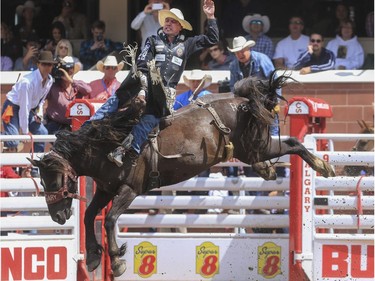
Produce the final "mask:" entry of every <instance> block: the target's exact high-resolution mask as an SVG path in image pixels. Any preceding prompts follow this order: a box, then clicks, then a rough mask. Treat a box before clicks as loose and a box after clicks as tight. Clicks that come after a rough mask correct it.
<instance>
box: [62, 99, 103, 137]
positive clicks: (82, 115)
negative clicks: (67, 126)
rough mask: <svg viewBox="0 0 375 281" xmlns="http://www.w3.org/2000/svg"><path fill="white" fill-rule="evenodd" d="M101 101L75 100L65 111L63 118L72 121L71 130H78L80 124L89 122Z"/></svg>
mask: <svg viewBox="0 0 375 281" xmlns="http://www.w3.org/2000/svg"><path fill="white" fill-rule="evenodd" d="M102 104H103V101H97V100H86V99H75V100H74V101H72V102H71V103H70V104H69V105H68V108H67V109H66V113H65V116H66V117H67V118H71V119H72V130H73V131H76V130H78V129H79V128H80V127H81V126H82V124H83V123H84V122H85V121H87V120H89V119H90V117H91V116H92V115H94V113H95V111H96V110H97V109H98V108H99V107H100V106H101V105H102Z"/></svg>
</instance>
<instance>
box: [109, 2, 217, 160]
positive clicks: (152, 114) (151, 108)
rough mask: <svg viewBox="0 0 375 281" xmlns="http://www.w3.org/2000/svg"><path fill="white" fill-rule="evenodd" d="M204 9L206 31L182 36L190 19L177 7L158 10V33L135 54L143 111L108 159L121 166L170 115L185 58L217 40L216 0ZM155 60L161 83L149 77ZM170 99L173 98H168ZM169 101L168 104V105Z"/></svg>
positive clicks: (188, 25) (137, 153)
mask: <svg viewBox="0 0 375 281" xmlns="http://www.w3.org/2000/svg"><path fill="white" fill-rule="evenodd" d="M203 12H204V13H205V14H206V16H207V23H208V29H207V33H206V34H205V35H197V36H194V37H190V38H185V35H184V33H183V30H184V29H186V30H192V27H191V25H190V23H189V22H187V21H186V20H185V19H184V15H183V14H182V12H181V11H180V10H179V9H171V10H161V11H160V12H159V23H160V25H161V26H162V27H161V28H160V29H159V30H158V33H157V35H153V36H151V37H149V38H148V39H147V40H146V44H145V47H144V48H143V50H142V52H141V54H140V55H139V57H138V61H137V66H138V69H139V70H140V71H141V72H142V73H143V75H144V76H146V77H147V80H148V83H147V84H148V85H151V86H150V87H147V86H148V85H147V84H146V85H145V86H146V87H145V89H144V91H143V92H142V91H141V92H140V94H139V97H140V98H141V99H145V98H147V105H146V111H145V115H144V116H143V117H142V118H141V120H140V122H139V124H137V125H136V126H134V127H133V130H132V132H131V134H130V135H129V136H128V137H127V138H126V139H125V140H124V142H123V145H122V146H120V147H118V148H117V149H116V150H115V151H113V152H111V153H110V154H109V155H108V158H109V160H110V161H113V162H115V163H116V165H118V166H122V164H123V163H122V157H123V155H124V153H125V151H126V150H129V151H130V155H131V156H134V158H137V156H138V155H139V153H140V151H141V145H142V144H143V143H144V142H145V141H146V140H147V138H148V134H149V133H150V132H151V130H152V129H153V128H154V127H156V126H157V125H158V124H159V120H160V118H161V117H164V116H166V115H169V114H170V113H171V111H172V110H173V108H170V107H169V106H171V107H173V104H174V98H173V97H174V96H175V88H176V86H177V83H178V81H179V80H180V77H181V75H182V73H183V71H184V69H185V65H186V62H187V59H188V58H189V57H190V56H191V55H192V54H193V53H195V52H196V51H199V50H202V49H203V48H207V47H210V46H212V45H214V44H216V43H217V42H218V41H219V30H218V27H217V22H216V19H215V15H214V14H215V4H214V2H213V1H212V0H205V1H204V3H203ZM152 61H153V62H154V63H155V67H156V68H157V69H159V70H160V74H161V77H160V79H161V83H159V84H158V85H154V84H153V82H154V80H153V82H151V81H150V78H152V77H150V72H149V68H148V64H149V63H150V62H152ZM171 101H173V102H171ZM167 102H168V105H169V106H168V105H167Z"/></svg>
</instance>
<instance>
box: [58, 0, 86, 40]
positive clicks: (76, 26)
mask: <svg viewBox="0 0 375 281" xmlns="http://www.w3.org/2000/svg"><path fill="white" fill-rule="evenodd" d="M56 21H60V22H62V23H63V24H64V26H65V31H66V38H67V39H88V25H87V18H86V16H85V15H83V14H81V13H79V12H78V11H77V0H64V1H63V2H62V9H61V13H60V15H58V16H57V17H55V18H54V19H53V22H56Z"/></svg>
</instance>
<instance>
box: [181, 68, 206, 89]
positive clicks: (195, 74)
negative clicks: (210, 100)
mask: <svg viewBox="0 0 375 281" xmlns="http://www.w3.org/2000/svg"><path fill="white" fill-rule="evenodd" d="M183 79H184V83H185V85H186V86H188V87H189V88H190V87H191V81H192V80H204V85H203V87H202V89H206V88H207V87H208V86H210V85H211V83H212V76H211V75H209V74H204V72H203V71H202V70H200V69H193V70H192V71H190V73H189V74H187V75H184V76H183Z"/></svg>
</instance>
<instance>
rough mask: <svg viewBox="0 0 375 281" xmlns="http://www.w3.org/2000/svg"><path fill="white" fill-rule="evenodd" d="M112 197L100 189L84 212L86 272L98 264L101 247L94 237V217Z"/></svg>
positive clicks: (100, 256)
mask: <svg viewBox="0 0 375 281" xmlns="http://www.w3.org/2000/svg"><path fill="white" fill-rule="evenodd" d="M112 198H113V195H111V194H109V193H105V192H103V191H101V190H100V189H97V191H96V192H95V194H94V197H93V198H92V200H91V203H90V205H89V206H88V207H87V209H86V212H85V230H86V252H87V258H86V265H87V270H88V271H90V272H91V271H93V270H94V269H95V268H97V267H98V266H99V264H100V261H101V258H102V252H103V247H102V246H101V245H100V244H98V241H96V237H95V228H94V221H95V217H96V215H97V214H98V213H99V212H100V211H101V210H102V209H103V208H104V207H105V206H107V204H108V203H109V201H111V199H112Z"/></svg>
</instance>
